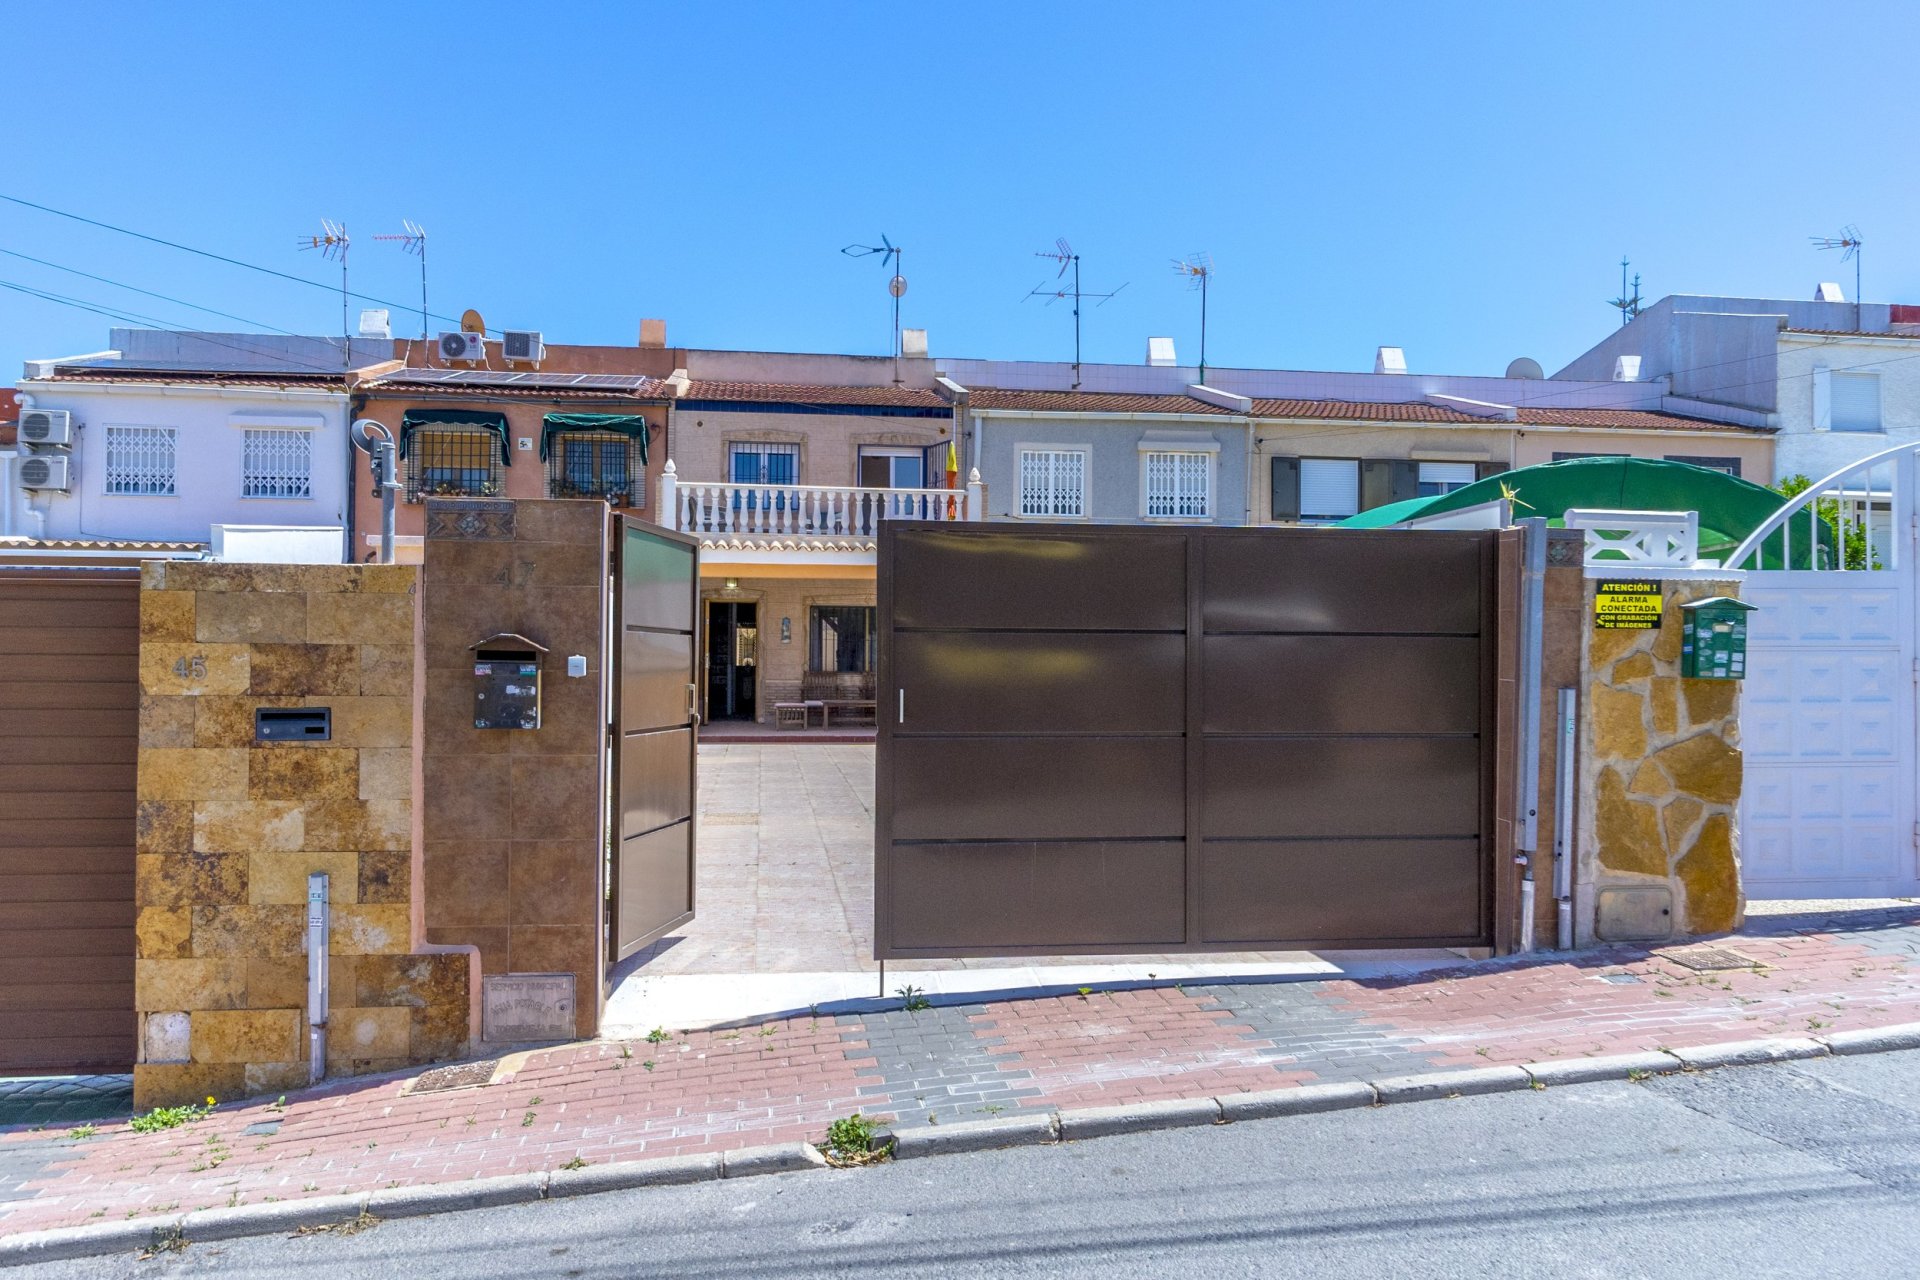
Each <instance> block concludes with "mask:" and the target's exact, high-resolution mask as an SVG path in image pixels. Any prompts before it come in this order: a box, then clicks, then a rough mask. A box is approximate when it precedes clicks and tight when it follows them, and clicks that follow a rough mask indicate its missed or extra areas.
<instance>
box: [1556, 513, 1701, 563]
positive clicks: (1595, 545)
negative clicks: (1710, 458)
mask: <svg viewBox="0 0 1920 1280" xmlns="http://www.w3.org/2000/svg"><path fill="white" fill-rule="evenodd" d="M1565 520H1566V526H1567V528H1569V529H1584V530H1586V534H1587V547H1586V563H1587V564H1589V565H1595V566H1603V567H1604V566H1608V565H1611V566H1614V567H1619V566H1622V565H1632V566H1633V567H1635V568H1642V569H1691V568H1693V567H1694V565H1695V564H1696V563H1697V562H1698V561H1699V559H1700V513H1699V512H1697V511H1596V510H1591V509H1588V510H1569V511H1568V512H1567V513H1566V516H1565Z"/></svg>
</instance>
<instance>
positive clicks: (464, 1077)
mask: <svg viewBox="0 0 1920 1280" xmlns="http://www.w3.org/2000/svg"><path fill="white" fill-rule="evenodd" d="M498 1065H499V1064H498V1063H494V1062H462V1063H458V1064H456V1065H454V1066H451V1067H435V1068H434V1069H433V1070H431V1071H423V1072H421V1073H420V1075H419V1076H418V1077H416V1078H415V1080H414V1082H413V1083H412V1084H410V1085H408V1086H407V1087H406V1088H405V1089H404V1090H402V1092H403V1093H441V1092H444V1091H445V1090H448V1089H473V1088H477V1087H478V1086H480V1085H483V1084H491V1083H493V1071H494V1068H495V1067H496V1066H498Z"/></svg>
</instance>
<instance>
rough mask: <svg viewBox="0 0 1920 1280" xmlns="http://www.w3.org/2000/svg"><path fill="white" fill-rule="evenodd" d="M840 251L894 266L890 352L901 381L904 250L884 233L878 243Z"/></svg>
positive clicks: (890, 282)
mask: <svg viewBox="0 0 1920 1280" xmlns="http://www.w3.org/2000/svg"><path fill="white" fill-rule="evenodd" d="M840 252H842V253H844V254H846V255H847V256H848V257H849V258H871V257H875V256H878V257H879V259H880V265H881V266H882V267H888V266H891V267H892V268H893V278H892V279H891V280H888V281H887V292H888V293H889V294H891V295H893V350H892V351H891V352H889V354H890V355H892V356H893V358H894V361H895V364H894V366H893V375H894V376H893V380H894V381H895V382H898V381H900V365H899V363H898V362H899V359H900V299H901V298H903V297H905V296H906V292H907V278H906V277H905V276H903V275H901V274H900V254H901V252H902V250H901V248H900V246H899V245H897V244H895V243H894V242H893V241H891V240H889V239H887V238H886V236H884V235H882V236H881V237H880V243H879V244H877V245H875V244H850V245H848V246H847V247H846V248H844V249H842V250H841V251H840Z"/></svg>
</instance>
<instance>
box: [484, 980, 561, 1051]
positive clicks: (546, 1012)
mask: <svg viewBox="0 0 1920 1280" xmlns="http://www.w3.org/2000/svg"><path fill="white" fill-rule="evenodd" d="M480 992H481V1034H482V1035H483V1036H484V1037H485V1038H486V1040H487V1041H488V1042H489V1043H492V1044H512V1043H514V1042H516V1041H521V1040H571V1039H573V1034H574V1032H573V975H572V974H570V973H503V974H498V975H496V976H493V977H489V978H482V979H481V980H480Z"/></svg>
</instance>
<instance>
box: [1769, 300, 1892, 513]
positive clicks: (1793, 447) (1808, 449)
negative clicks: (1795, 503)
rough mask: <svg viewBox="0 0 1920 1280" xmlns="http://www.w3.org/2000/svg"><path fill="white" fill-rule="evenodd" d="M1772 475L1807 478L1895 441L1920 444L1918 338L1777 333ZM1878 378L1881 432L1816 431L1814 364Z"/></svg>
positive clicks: (1817, 475) (1862, 456)
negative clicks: (1777, 430)
mask: <svg viewBox="0 0 1920 1280" xmlns="http://www.w3.org/2000/svg"><path fill="white" fill-rule="evenodd" d="M1778 365H1779V370H1780V381H1779V392H1778V397H1779V406H1780V407H1779V425H1780V433H1779V435H1777V436H1776V437H1775V438H1774V455H1773V458H1774V461H1773V466H1774V475H1775V478H1776V479H1778V478H1781V477H1785V476H1791V475H1805V476H1806V477H1807V478H1809V479H1811V480H1818V479H1820V478H1821V477H1822V476H1825V475H1829V474H1831V473H1833V472H1835V471H1838V470H1839V469H1840V468H1841V467H1843V466H1845V465H1846V464H1848V463H1849V462H1857V461H1858V460H1860V459H1861V458H1864V457H1867V456H1868V455H1870V454H1875V453H1878V452H1880V451H1881V450H1882V449H1888V448H1892V447H1893V446H1894V445H1896V444H1902V443H1917V444H1920V338H1896V337H1888V338H1851V337H1849V338H1822V337H1818V336H1816V335H1812V334H1795V333H1783V334H1781V335H1780V352H1779V357H1778ZM1818 365H1825V366H1826V367H1827V368H1828V369H1829V370H1830V371H1835V372H1842V373H1853V372H1858V373H1877V374H1878V375H1879V376H1880V423H1881V427H1882V429H1881V430H1880V431H1877V432H1875V431H1821V430H1816V429H1815V420H1814V417H1815V414H1814V401H1815V385H1816V378H1815V375H1814V370H1815V367H1816V366H1818Z"/></svg>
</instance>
